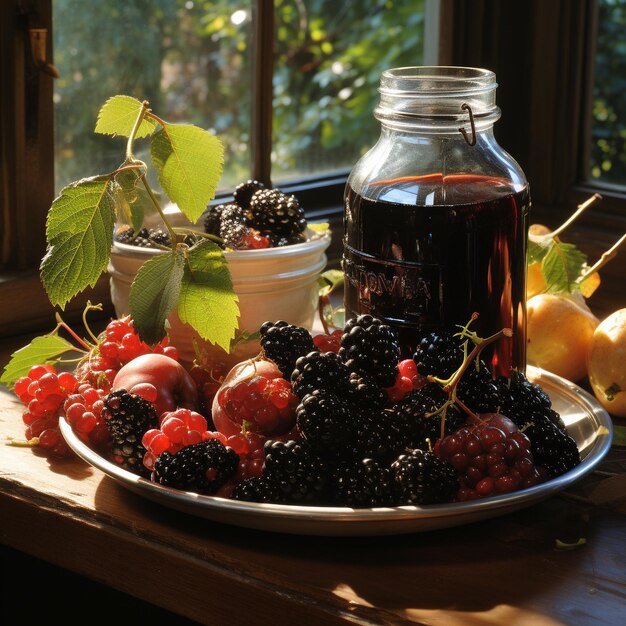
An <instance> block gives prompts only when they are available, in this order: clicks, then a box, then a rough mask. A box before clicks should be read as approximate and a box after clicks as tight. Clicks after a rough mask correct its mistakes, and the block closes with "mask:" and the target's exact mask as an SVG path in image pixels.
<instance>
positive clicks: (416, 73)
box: [379, 65, 498, 98]
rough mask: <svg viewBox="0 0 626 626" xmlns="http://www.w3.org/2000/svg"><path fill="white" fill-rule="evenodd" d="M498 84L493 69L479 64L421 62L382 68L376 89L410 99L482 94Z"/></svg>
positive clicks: (382, 92)
mask: <svg viewBox="0 0 626 626" xmlns="http://www.w3.org/2000/svg"><path fill="white" fill-rule="evenodd" d="M497 87H498V83H497V82H496V75H495V73H494V72H492V71H491V70H488V69H484V68H478V67H461V66H452V65H424V66H407V67H397V68H391V69H387V70H384V71H383V73H382V75H381V79H380V87H379V92H380V93H381V94H382V95H390V96H391V95H395V96H399V95H402V96H405V97H411V98H420V97H427V98H432V97H433V96H435V95H436V96H437V97H441V96H445V95H450V96H453V95H457V94H458V95H460V94H466V95H469V94H481V93H488V92H490V91H495V89H496V88H497Z"/></svg>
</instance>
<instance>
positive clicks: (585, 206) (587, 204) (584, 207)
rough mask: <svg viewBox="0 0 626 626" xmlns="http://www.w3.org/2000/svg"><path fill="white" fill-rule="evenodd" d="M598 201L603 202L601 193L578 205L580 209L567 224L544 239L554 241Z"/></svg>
mask: <svg viewBox="0 0 626 626" xmlns="http://www.w3.org/2000/svg"><path fill="white" fill-rule="evenodd" d="M596 200H602V196H601V195H600V194H599V193H594V194H593V196H591V198H588V199H587V200H585V202H583V203H582V204H579V205H578V209H577V210H576V211H574V213H572V215H570V216H569V218H568V219H567V220H565V222H563V223H562V224H561V225H560V226H559V227H558V228H557V229H556V230H553V231H552V232H551V233H548V234H547V235H544V238H546V239H547V238H550V239H553V238H554V237H556V236H557V235H559V234H560V233H562V232H563V231H564V230H565V229H566V228H567V227H568V226H569V225H570V224H571V223H572V222H573V221H574V220H576V219H577V218H578V217H580V216H581V215H582V214H583V213H584V212H585V211H586V210H587V209H588V208H589V207H590V206H591V205H592V204H593V203H594V202H595V201H596Z"/></svg>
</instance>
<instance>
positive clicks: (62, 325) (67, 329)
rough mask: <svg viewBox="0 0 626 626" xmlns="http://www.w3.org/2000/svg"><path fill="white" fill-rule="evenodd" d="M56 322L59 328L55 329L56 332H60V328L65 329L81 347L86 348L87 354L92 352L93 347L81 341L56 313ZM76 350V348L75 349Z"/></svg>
mask: <svg viewBox="0 0 626 626" xmlns="http://www.w3.org/2000/svg"><path fill="white" fill-rule="evenodd" d="M55 317H56V320H57V327H56V328H55V330H54V331H52V332H55V331H58V330H59V328H63V329H65V330H66V331H67V332H68V333H69V334H70V335H71V336H72V337H73V338H74V339H75V340H76V341H77V342H78V343H79V344H80V345H81V346H83V348H85V350H86V351H87V352H89V351H90V350H91V346H90V345H89V344H88V343H87V342H86V341H85V340H84V339H81V338H80V337H79V336H78V335H77V334H76V333H75V332H74V331H73V330H72V329H71V328H70V327H69V326H68V325H67V324H66V323H65V322H64V321H63V319H62V318H61V316H60V315H59V314H58V313H56V314H55ZM75 349H76V348H75ZM76 351H77V352H83V351H82V350H78V349H76Z"/></svg>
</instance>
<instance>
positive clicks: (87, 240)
mask: <svg viewBox="0 0 626 626" xmlns="http://www.w3.org/2000/svg"><path fill="white" fill-rule="evenodd" d="M114 221H115V211H114V200H113V197H112V193H111V190H110V179H109V178H108V177H106V176H99V177H95V178H89V179H85V180H82V181H79V182H77V183H73V184H71V185H68V186H67V187H65V188H64V189H63V190H62V191H61V195H60V196H59V197H58V198H57V199H56V200H55V201H54V202H53V203H52V206H51V207H50V211H49V212H48V221H47V224H46V235H47V238H48V242H49V244H48V250H47V252H46V255H45V257H44V258H43V261H42V263H41V279H42V281H43V285H44V287H45V289H46V292H47V294H48V297H49V298H50V302H52V304H53V305H59V306H60V307H61V308H63V307H64V306H65V304H66V302H67V301H68V300H70V299H71V298H73V297H74V296H75V295H76V294H77V293H79V292H80V291H82V290H83V289H85V288H86V287H87V286H93V285H95V284H96V281H97V280H98V278H99V277H100V274H102V272H103V271H104V270H105V269H106V267H107V263H108V262H109V257H110V255H111V244H112V242H113V223H114Z"/></svg>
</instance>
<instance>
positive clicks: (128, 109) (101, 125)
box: [95, 96, 156, 137]
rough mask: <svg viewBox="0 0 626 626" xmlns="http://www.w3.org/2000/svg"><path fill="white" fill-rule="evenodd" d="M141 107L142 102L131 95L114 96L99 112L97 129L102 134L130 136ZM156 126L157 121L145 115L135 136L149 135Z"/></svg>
mask: <svg viewBox="0 0 626 626" xmlns="http://www.w3.org/2000/svg"><path fill="white" fill-rule="evenodd" d="M141 107H142V103H141V102H139V100H137V99H135V98H131V97H130V96H112V97H111V98H109V99H108V100H107V101H106V102H105V103H104V104H103V105H102V108H101V109H100V112H99V113H98V120H97V122H96V129H95V131H96V132H97V133H100V134H101V135H122V136H123V137H129V136H130V133H131V131H132V130H133V126H134V125H135V121H136V120H137V116H138V115H139V112H140V111H141ZM155 128H156V122H155V121H154V120H153V119H151V118H149V117H144V118H143V119H142V120H141V124H140V125H139V129H138V130H137V134H136V135H135V136H136V137H147V136H148V135H151V134H152V132H153V131H154V129H155Z"/></svg>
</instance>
